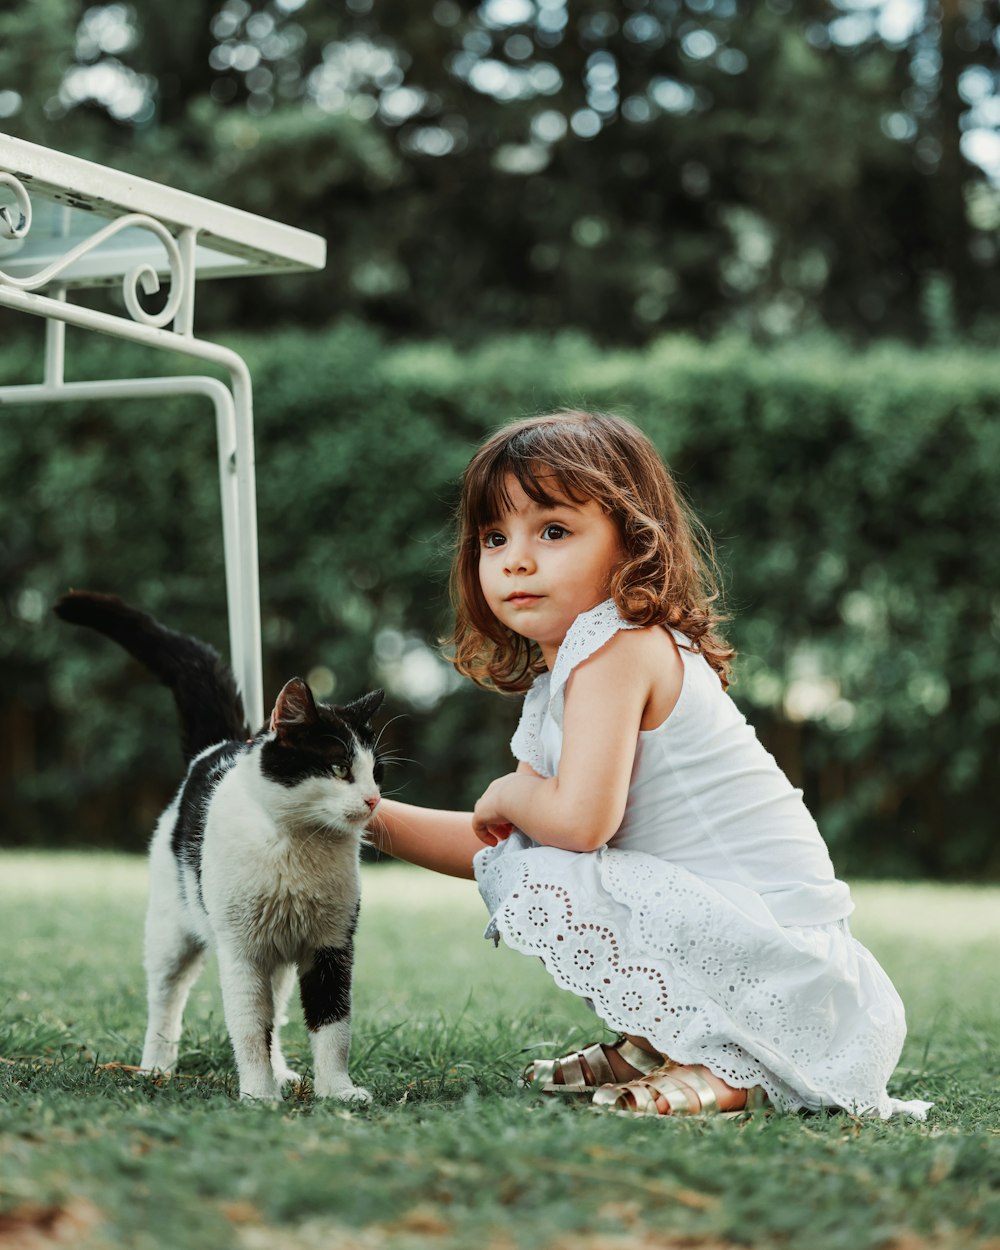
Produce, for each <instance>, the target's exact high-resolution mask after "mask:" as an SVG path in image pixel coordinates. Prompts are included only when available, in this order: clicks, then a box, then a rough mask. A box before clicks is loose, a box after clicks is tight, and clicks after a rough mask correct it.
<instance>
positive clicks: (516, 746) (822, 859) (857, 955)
mask: <svg viewBox="0 0 1000 1250" xmlns="http://www.w3.org/2000/svg"><path fill="white" fill-rule="evenodd" d="M696 535H697V525H696V522H694V521H693V519H692V518H691V517H690V516H689V515H688V513H687V511H686V509H685V507H684V505H683V503H682V501H681V499H680V498H679V495H678V492H677V489H676V487H675V486H674V484H673V482H672V480H671V478H670V475H669V473H668V471H667V469H666V468H665V466H664V464H663V462H662V461H661V460H660V458H659V456H658V455H657V453H656V451H655V449H654V448H653V446H652V444H651V443H650V442H649V440H648V439H647V438H646V437H645V435H643V434H642V433H640V431H639V430H638V429H636V428H635V427H634V426H633V425H631V424H629V423H628V422H626V421H624V420H621V419H619V418H616V417H611V416H597V415H592V414H590V413H584V412H562V413H557V414H554V415H550V416H544V417H538V418H533V419H529V420H526V421H521V422H518V423H515V424H513V425H510V426H508V427H506V428H504V429H502V430H500V431H499V432H498V433H497V434H495V435H494V436H493V437H492V438H490V439H489V440H488V441H487V442H486V443H485V444H484V445H483V447H482V448H481V449H480V450H479V452H478V453H477V454H476V455H475V456H474V458H473V460H472V462H471V463H470V465H469V467H468V469H467V470H466V473H465V477H464V486H463V495H462V503H461V512H460V533H459V541H458V549H457V552H456V556H455V562H454V567H453V573H452V586H453V597H454V600H455V607H456V623H455V631H454V637H453V640H452V641H453V643H454V648H455V663H456V665H457V667H458V669H459V671H461V672H462V673H465V674H466V675H467V676H469V677H471V678H472V680H473V681H475V682H477V683H478V684H479V685H482V686H489V687H493V688H496V689H498V690H503V691H527V696H526V698H525V700H524V708H523V711H522V714H521V720H520V723H519V725H518V727H517V732H516V733H515V734H514V738H513V740H512V742H511V747H512V750H513V753H514V755H515V757H516V759H517V760H518V765H517V770H516V772H513V773H508V774H506V775H505V776H503V777H499V778H498V779H497V780H496V781H494V782H492V784H491V785H490V786H489V787H488V788H487V790H486V792H485V793H484V794H483V795H482V797H481V798H480V799H479V801H478V803H477V804H476V807H475V811H474V812H472V813H467V812H449V811H432V810H429V809H424V808H419V807H414V806H412V805H408V804H403V803H399V802H395V801H393V800H390V799H383V801H382V804H381V805H380V807H379V818H378V821H377V823H376V825H375V828H374V830H373V836H374V839H375V841H376V842H377V844H378V845H380V846H381V848H382V849H384V850H385V851H387V852H388V853H389V854H392V855H394V856H397V857H399V858H402V859H405V860H409V861H411V862H413V863H417V864H422V865H424V866H427V867H431V868H434V869H437V870H438V871H442V872H446V873H451V874H453V875H456V876H463V877H472V876H475V878H476V880H477V882H478V884H479V889H480V892H481V893H482V895H483V898H484V900H485V902H486V905H487V907H488V908H489V911H490V915H491V919H490V923H489V927H488V929H487V936H488V937H493V938H494V939H496V940H499V938H500V937H502V938H503V939H504V941H505V942H506V943H507V944H508V945H509V946H512V947H514V948H515V949H516V950H519V951H523V952H524V953H526V954H532V955H537V956H539V957H540V958H541V960H542V962H543V963H544V965H545V967H546V968H547V969H548V970H549V972H550V973H551V974H552V976H553V978H554V979H555V981H556V983H557V984H558V985H560V986H563V987H564V988H566V989H569V990H572V992H573V993H575V994H578V995H579V996H580V997H581V998H584V999H585V1000H586V1001H587V1002H588V1003H589V1004H590V1005H591V1006H592V1007H593V1009H594V1010H595V1011H596V1013H597V1014H598V1015H599V1016H600V1017H601V1019H602V1020H604V1021H605V1023H606V1024H608V1025H609V1026H610V1027H611V1028H612V1029H613V1030H615V1031H616V1032H618V1033H619V1034H620V1036H619V1040H618V1041H617V1042H616V1043H615V1044H614V1045H610V1044H609V1045H601V1044H600V1043H595V1044H594V1045H592V1046H589V1047H587V1048H586V1049H585V1050H583V1051H582V1052H579V1053H575V1054H571V1055H565V1056H563V1057H562V1058H559V1059H554V1058H553V1059H545V1060H536V1061H535V1063H533V1064H531V1065H529V1068H528V1069H527V1070H526V1073H525V1077H526V1080H528V1081H530V1082H531V1083H532V1084H533V1085H535V1086H537V1087H539V1088H541V1089H543V1090H545V1091H547V1092H550V1093H562V1092H565V1093H570V1094H575V1095H577V1096H586V1097H589V1098H592V1100H593V1102H594V1103H595V1104H597V1105H598V1106H606V1107H611V1108H614V1109H615V1110H618V1111H622V1112H629V1111H632V1112H638V1113H642V1114H649V1115H687V1114H698V1113H702V1114H704V1113H708V1112H713V1111H714V1112H722V1113H736V1112H739V1111H741V1110H744V1109H747V1108H752V1107H754V1106H759V1105H762V1104H763V1103H764V1102H765V1101H769V1102H770V1103H772V1104H773V1105H775V1106H777V1107H778V1108H781V1109H785V1110H789V1111H793V1110H798V1109H801V1108H808V1109H810V1110H818V1109H820V1108H824V1107H839V1108H844V1109H846V1110H848V1111H851V1112H855V1113H863V1112H872V1113H876V1114H878V1115H880V1116H883V1117H886V1116H889V1115H891V1114H892V1113H893V1112H894V1111H905V1112H908V1113H909V1114H911V1115H915V1116H917V1117H919V1118H923V1117H924V1116H925V1114H926V1109H927V1107H928V1105H929V1104H926V1103H918V1102H911V1103H902V1102H898V1101H896V1100H894V1099H891V1098H890V1097H889V1096H888V1094H887V1093H886V1081H887V1080H888V1078H889V1076H890V1075H891V1073H892V1071H893V1068H894V1067H895V1064H896V1061H897V1059H898V1058H899V1053H900V1049H901V1047H902V1044H903V1038H904V1035H905V1022H904V1015H903V1006H902V1003H901V1002H900V1000H899V997H898V995H897V994H896V991H895V990H894V989H893V986H892V984H891V983H890V981H889V979H888V977H887V976H886V975H885V973H884V972H883V971H882V969H881V968H880V967H879V965H878V964H877V963H876V961H875V959H874V958H873V957H872V955H871V954H870V953H869V952H868V951H867V950H866V949H865V948H864V947H863V946H861V945H860V944H859V943H858V942H856V941H855V940H854V939H853V938H852V937H851V933H850V929H849V928H848V921H847V917H848V916H849V915H850V913H851V911H852V908H853V904H852V902H851V896H850V892H849V890H848V887H847V886H846V885H845V884H844V883H843V882H842V881H838V880H837V878H836V877H835V876H834V872H833V867H832V865H831V863H830V857H829V854H828V852H827V848H826V845H825V844H824V842H823V839H822V837H821V836H820V833H819V830H818V829H817V827H816V825H815V823H814V821H813V820H812V818H811V816H810V815H809V813H808V811H807V810H806V808H805V806H804V804H803V802H802V797H801V792H800V791H798V790H795V789H793V788H792V786H791V785H790V784H789V782H788V781H787V779H786V778H785V776H784V774H783V773H782V772H781V770H780V769H779V768H778V765H777V764H776V763H775V761H774V759H773V758H772V757H771V756H770V755H769V754H768V753H767V752H766V751H765V750H764V748H763V747H762V746H761V745H760V743H759V742H758V740H757V738H756V736H755V734H754V732H753V730H752V729H751V728H750V727H749V726H748V725H747V723H746V721H745V720H744V718H743V716H742V715H741V714H740V713H739V711H738V710H737V708H736V706H735V704H734V703H733V702H732V701H731V700H730V698H729V696H728V695H727V694H726V685H727V681H728V676H729V665H730V661H731V659H732V657H733V651H732V649H731V648H730V647H729V646H727V645H726V643H725V642H724V640H723V639H722V637H721V636H720V634H719V632H718V628H717V627H718V622H719V617H718V616H717V615H716V614H715V612H714V611H713V603H714V601H715V598H716V595H715V592H714V590H713V587H712V581H711V576H710V571H709V568H708V562H707V561H706V559H705V558H704V557H703V555H702V553H701V549H700V546H699V542H698V540H697V537H696Z"/></svg>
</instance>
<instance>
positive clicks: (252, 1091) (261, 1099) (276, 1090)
mask: <svg viewBox="0 0 1000 1250" xmlns="http://www.w3.org/2000/svg"><path fill="white" fill-rule="evenodd" d="M280 1101H281V1086H280V1085H279V1084H278V1082H277V1081H275V1080H273V1079H272V1080H268V1081H254V1082H251V1083H248V1084H246V1085H244V1086H242V1087H241V1089H240V1102H256V1103H261V1104H265V1105H266V1104H268V1103H276V1102H280Z"/></svg>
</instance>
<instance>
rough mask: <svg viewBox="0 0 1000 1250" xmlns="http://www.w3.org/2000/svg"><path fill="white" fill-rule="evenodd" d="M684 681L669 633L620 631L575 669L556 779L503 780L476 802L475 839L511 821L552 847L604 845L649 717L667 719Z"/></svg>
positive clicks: (618, 818)
mask: <svg viewBox="0 0 1000 1250" xmlns="http://www.w3.org/2000/svg"><path fill="white" fill-rule="evenodd" d="M682 680H683V668H682V665H681V660H680V656H679V655H678V654H677V651H676V648H675V647H674V645H673V643H672V641H670V639H669V636H668V635H667V634H666V632H665V631H663V630H651V629H650V630H628V631H624V630H623V631H622V632H621V633H619V634H616V635H615V637H614V638H612V639H611V640H610V641H609V642H608V643H607V644H606V645H605V646H604V647H602V648H601V649H600V651H598V652H596V653H595V654H594V655H593V656H591V657H590V658H589V659H588V660H586V661H585V662H584V663H582V664H581V665H580V666H579V667H578V668H577V669H575V670H574V672H573V675H572V677H571V678H570V681H569V683H568V685H567V687H566V695H565V706H564V713H563V746H562V755H561V757H560V761H559V774H558V776H556V777H547V778H543V777H538V776H534V775H531V774H530V773H524V772H517V773H509V774H508V775H507V776H505V777H500V778H498V779H497V780H496V781H494V782H493V783H492V785H490V786H489V788H488V789H487V790H486V793H485V794H484V795H483V796H482V798H481V799H480V800H479V802H478V803H477V804H476V810H475V812H474V813H473V822H472V825H473V829H474V831H475V832H476V834H477V835H478V836H479V837H481V838H482V840H483V841H484V842H495V841H497V840H498V839H499V838H502V837H504V836H505V833H504V827H505V825H506V824H507V823H510V824H513V825H515V826H516V827H517V828H518V829H522V830H524V832H525V833H526V834H528V836H529V837H531V838H534V839H535V840H536V841H538V842H542V843H544V844H545V845H546V846H555V847H560V848H561V849H563V850H567V851H593V850H596V849H597V848H598V847H600V846H603V845H604V844H605V842H607V841H608V839H609V838H610V837H611V836H612V835H613V834H614V833H615V832H616V831H617V829H618V828H619V826H620V825H621V822H622V818H623V817H624V814H625V803H626V800H627V799H628V788H629V782H630V780H631V776H632V765H633V762H634V760H635V748H636V742H637V741H638V736H639V730H640V728H641V727H642V725H643V716H644V713H645V712H646V710H647V708H649V709H650V710H652V711H653V712H654V716H655V718H656V719H655V723H657V724H658V723H660V722H661V721H662V720H663V719H665V718H666V716H667V714H668V713H669V711H670V709H671V708H672V707H673V705H674V703H676V701H677V696H678V695H679V694H680V689H681V682H682Z"/></svg>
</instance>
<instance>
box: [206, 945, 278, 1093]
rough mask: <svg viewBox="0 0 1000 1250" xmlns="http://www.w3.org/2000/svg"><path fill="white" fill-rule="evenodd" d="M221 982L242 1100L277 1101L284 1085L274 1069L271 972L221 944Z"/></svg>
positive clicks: (223, 1003) (224, 1008)
mask: <svg viewBox="0 0 1000 1250" xmlns="http://www.w3.org/2000/svg"><path fill="white" fill-rule="evenodd" d="M219 980H220V982H221V985H222V1007H223V1010H224V1012H225V1016H226V1028H227V1029H228V1030H229V1040H230V1042H231V1043H232V1046H233V1055H234V1056H235V1059H236V1069H237V1072H238V1074H239V1079H240V1098H241V1099H244V1100H261V1101H264V1102H274V1101H276V1100H277V1099H278V1098H280V1097H281V1086H280V1085H279V1084H278V1082H277V1081H276V1080H275V1077H274V1072H273V1070H272V1068H271V1039H272V1032H273V1028H274V999H273V996H272V989H271V975H270V970H265V969H263V968H260V967H258V966H257V965H256V964H253V963H251V962H250V961H249V960H247V959H246V958H245V957H244V956H242V955H241V954H240V953H239V952H237V951H234V950H233V949H232V948H230V947H228V946H224V945H222V944H221V943H220V946H219Z"/></svg>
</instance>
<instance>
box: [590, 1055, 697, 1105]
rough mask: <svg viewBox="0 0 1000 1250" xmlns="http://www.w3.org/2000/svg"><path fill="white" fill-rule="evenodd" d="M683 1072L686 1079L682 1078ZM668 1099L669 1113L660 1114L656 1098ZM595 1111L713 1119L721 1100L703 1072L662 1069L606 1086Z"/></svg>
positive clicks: (597, 1096) (596, 1099) (596, 1097)
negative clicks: (607, 1110) (708, 1116)
mask: <svg viewBox="0 0 1000 1250" xmlns="http://www.w3.org/2000/svg"><path fill="white" fill-rule="evenodd" d="M680 1072H683V1075H680ZM657 1094H659V1095H660V1097H661V1098H663V1099H665V1100H666V1102H667V1104H668V1106H669V1108H670V1110H669V1111H668V1112H661V1111H660V1108H659V1107H658V1106H657V1102H656V1096H657ZM592 1101H593V1105H594V1106H595V1107H613V1108H615V1109H616V1110H619V1111H631V1112H633V1113H635V1114H636V1115H699V1114H701V1115H711V1114H713V1113H715V1112H717V1111H718V1109H719V1100H718V1098H716V1096H715V1090H714V1089H712V1087H711V1085H710V1084H709V1083H708V1081H706V1080H705V1078H704V1076H702V1075H701V1073H700V1072H697V1071H694V1070H692V1069H690V1068H681V1069H678V1067H677V1065H674V1064H671V1065H669V1066H664V1065H662V1064H661V1065H660V1067H659V1068H657V1069H655V1070H654V1071H652V1072H650V1073H648V1074H647V1075H646V1076H643V1077H642V1078H640V1079H639V1080H637V1081H628V1082H626V1083H625V1084H622V1085H605V1086H603V1087H602V1088H601V1089H599V1090H598V1091H597V1093H596V1094H595V1095H594V1097H593V1100H592Z"/></svg>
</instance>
